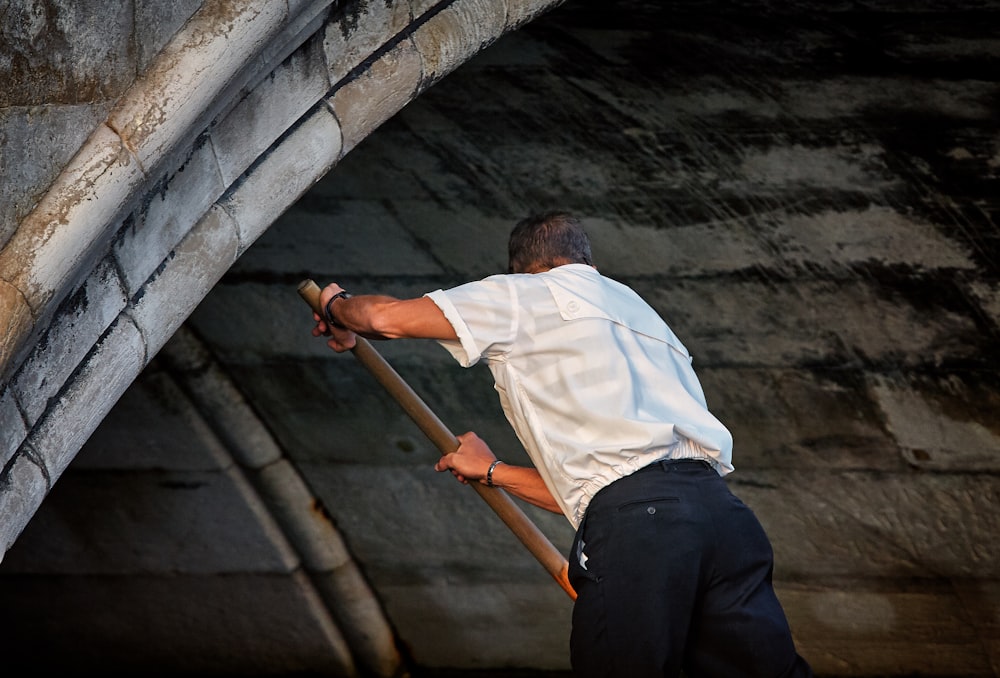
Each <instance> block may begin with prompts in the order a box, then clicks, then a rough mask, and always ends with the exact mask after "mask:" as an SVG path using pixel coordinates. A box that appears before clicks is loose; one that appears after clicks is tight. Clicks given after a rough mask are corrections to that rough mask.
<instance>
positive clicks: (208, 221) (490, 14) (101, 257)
mask: <svg viewBox="0 0 1000 678" xmlns="http://www.w3.org/2000/svg"><path fill="white" fill-rule="evenodd" d="M557 4H559V2H558V1H556V2H553V1H552V0H525V1H519V0H444V1H442V2H427V1H424V0H409V2H392V1H387V2H353V3H344V4H343V5H339V6H338V5H337V3H332V4H331V3H330V2H329V1H328V0H320V1H313V2H305V1H300V2H294V1H293V2H284V1H280V2H277V1H275V0H258V1H257V2H250V3H239V4H238V5H235V4H233V3H228V2H221V1H219V2H213V1H211V0H209V1H207V2H204V3H203V4H202V6H201V7H200V8H199V9H198V11H197V12H195V14H194V15H193V16H192V17H191V19H190V20H189V21H188V22H187V23H186V24H185V25H184V26H183V28H182V29H181V30H180V31H179V32H178V33H177V35H175V36H174V38H173V39H172V40H171V41H170V42H169V43H168V44H167V45H166V47H165V48H164V49H163V50H162V51H161V52H160V53H159V55H158V56H157V58H156V59H155V60H154V61H153V62H152V63H151V64H150V66H149V68H148V69H147V70H146V71H145V72H144V73H142V74H141V75H140V77H139V78H138V79H137V80H136V81H135V83H134V84H133V85H132V86H131V87H130V88H129V89H128V90H127V91H126V93H125V94H124V95H123V96H122V97H121V99H120V100H119V101H118V102H117V104H116V105H115V106H114V107H113V109H112V110H111V113H110V114H109V115H108V117H107V119H106V120H105V121H104V122H103V123H102V124H101V125H99V126H98V127H97V128H96V129H95V130H94V131H93V133H92V134H91V135H90V136H89V138H88V139H87V140H86V142H85V143H84V144H83V146H82V147H81V148H80V150H79V151H78V152H77V153H76V155H75V156H74V157H73V158H72V160H71V161H70V162H69V163H68V164H67V165H66V166H65V167H64V169H63V171H62V172H61V174H60V175H59V176H58V178H57V179H56V181H55V182H54V183H53V185H52V186H51V187H50V189H49V190H48V191H47V193H46V194H45V195H44V197H43V198H42V199H41V200H40V202H39V203H38V204H37V206H36V207H35V208H34V209H33V210H32V211H31V212H30V213H29V214H28V215H27V216H26V217H25V218H24V219H23V220H22V221H21V222H20V224H19V226H18V228H17V230H16V231H15V232H14V233H13V234H11V235H10V237H9V239H8V240H7V242H6V243H4V245H3V249H2V250H0V327H2V330H0V379H2V381H0V384H2V390H0V452H2V455H3V456H2V462H3V469H2V473H0V512H2V513H3V515H4V516H5V517H6V518H7V519H5V521H3V524H2V525H0V541H2V545H3V551H2V552H6V550H7V549H9V548H10V546H11V545H12V544H13V542H14V541H15V540H16V539H17V537H18V535H19V534H20V533H21V531H22V530H23V529H24V527H25V525H26V524H27V523H28V521H29V520H30V519H31V517H32V515H33V514H34V513H35V511H36V510H37V508H38V506H39V505H40V504H41V502H42V501H43V499H44V498H45V496H46V494H47V493H48V491H49V490H50V489H51V487H52V485H53V483H55V482H56V480H57V479H58V478H59V476H60V474H61V473H62V472H63V471H64V470H65V468H66V467H67V466H68V465H69V463H70V462H71V461H72V459H73V457H74V456H75V454H76V453H77V452H78V451H79V449H80V448H81V446H82V445H83V443H84V442H85V441H86V440H87V438H88V437H89V436H90V434H91V433H92V432H93V431H94V429H95V428H96V427H97V425H98V424H99V423H100V422H101V420H102V419H103V418H104V416H105V415H106V414H107V413H108V411H109V410H110V409H111V407H112V406H113V405H114V403H115V402H116V401H117V400H118V398H119V397H120V396H121V394H122V393H123V392H124V391H125V390H126V388H127V387H128V386H129V384H131V382H132V381H133V380H134V379H135V377H136V376H137V375H138V374H139V373H140V372H141V371H142V369H143V368H144V367H145V366H146V365H147V364H148V363H149V361H150V360H151V359H152V358H153V356H155V355H156V354H157V352H158V351H159V350H160V349H161V348H162V347H163V346H164V344H165V343H166V341H167V340H168V339H169V338H170V337H171V336H172V335H173V334H174V333H175V332H176V331H177V330H178V328H179V327H180V326H181V324H182V323H183V321H184V320H185V319H186V318H187V316H188V315H189V314H190V313H191V312H192V311H193V310H194V308H195V307H196V306H197V304H198V303H199V302H200V301H201V299H202V298H203V297H204V296H205V295H206V294H207V293H208V292H209V291H210V290H211V288H212V287H213V285H214V284H215V282H216V281H217V280H218V279H219V278H220V277H221V276H222V275H223V274H224V273H225V272H226V271H227V270H228V269H229V267H230V266H231V265H232V264H233V263H234V262H235V261H236V260H237V259H238V258H239V256H240V255H241V254H242V253H243V252H245V251H246V249H247V248H248V247H249V246H250V245H251V244H252V243H253V242H254V241H255V240H256V239H257V238H258V237H259V236H260V235H261V234H262V233H263V232H264V231H265V230H266V229H267V228H268V226H270V224H271V223H273V221H274V219H275V218H277V216H278V215H280V214H281V213H282V212H283V211H284V210H285V209H287V207H288V206H290V205H291V204H293V203H294V202H295V200H297V199H298V197H300V196H301V195H302V194H303V193H304V192H305V191H306V190H307V189H308V188H309V187H310V186H311V185H312V184H313V183H314V182H315V181H316V180H317V179H318V178H320V177H322V176H323V175H324V174H325V173H326V172H328V171H329V170H330V169H331V168H332V167H333V166H334V165H336V164H337V162H338V161H339V160H340V159H341V158H343V157H344V155H345V154H346V153H348V152H349V151H350V150H352V149H353V148H354V147H355V146H356V145H357V144H358V143H359V142H360V141H361V140H363V139H364V138H365V137H366V136H367V135H369V134H370V133H371V132H372V131H374V130H375V129H376V128H378V126H379V125H380V124H382V123H383V122H385V121H386V120H388V119H389V118H390V117H392V115H393V114H395V113H396V112H397V111H399V110H400V109H402V108H403V107H404V106H405V105H406V104H407V103H408V102H410V101H412V100H413V99H414V98H416V97H417V96H419V95H420V93H421V92H423V91H425V90H426V89H427V88H428V87H430V86H432V85H433V84H434V83H435V82H437V81H438V80H440V79H441V78H442V77H444V76H445V75H447V73H449V72H450V71H451V70H453V69H454V68H456V67H457V66H459V65H460V64H462V63H463V62H464V61H466V60H468V59H469V58H471V57H472V56H474V55H475V54H477V53H478V52H479V51H481V50H482V49H484V48H485V47H487V46H489V45H490V44H491V43H492V42H493V41H495V40H496V39H497V38H499V37H500V36H502V35H503V34H505V33H507V32H509V31H511V30H514V29H516V28H518V27H520V26H521V25H523V24H524V23H526V22H528V21H530V20H531V19H533V18H534V17H536V16H537V15H539V14H540V13H542V12H544V11H546V10H547V9H549V8H551V7H552V6H555V5H557ZM67 422H71V424H70V425H67ZM2 552H0V553H2Z"/></svg>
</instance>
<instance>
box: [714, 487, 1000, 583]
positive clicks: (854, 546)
mask: <svg viewBox="0 0 1000 678" xmlns="http://www.w3.org/2000/svg"><path fill="white" fill-rule="evenodd" d="M728 478H729V483H730V486H731V487H732V488H733V491H734V493H735V494H736V495H737V496H738V497H740V498H741V499H743V501H744V502H746V504H747V505H748V506H750V508H752V509H753V510H754V511H755V512H756V514H757V516H758V518H759V519H760V521H761V523H762V524H763V525H764V527H765V529H766V530H767V532H768V534H769V535H770V537H771V541H772V543H773V544H774V546H775V558H776V564H775V573H776V576H777V577H779V578H785V579H794V580H801V579H803V578H811V577H824V576H836V577H868V578H871V577H880V578H887V579H893V578H895V579H899V578H927V577H960V578H974V577H985V578H992V577H993V576H994V575H995V569H996V566H995V564H996V562H997V560H998V558H1000V543H998V542H997V540H996V539H994V535H996V534H1000V516H998V515H997V512H996V511H994V510H993V508H992V507H994V506H995V505H996V504H997V503H998V502H1000V480H998V478H997V477H996V476H993V475H986V474H980V475H969V474H929V473H913V472H900V473H885V472H877V471H874V472H850V471H841V472H830V471H822V470H819V471H799V472H790V471H782V472H780V473H779V472H770V471H759V472H758V471H748V470H743V471H739V472H737V473H733V474H732V475H730V476H728ZM928 507H933V510H931V509H929V508H928Z"/></svg>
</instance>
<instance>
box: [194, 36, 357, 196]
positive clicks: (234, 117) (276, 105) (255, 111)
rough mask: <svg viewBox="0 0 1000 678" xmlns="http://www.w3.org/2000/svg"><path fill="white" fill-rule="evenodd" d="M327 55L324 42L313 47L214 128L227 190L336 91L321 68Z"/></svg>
mask: <svg viewBox="0 0 1000 678" xmlns="http://www.w3.org/2000/svg"><path fill="white" fill-rule="evenodd" d="M321 49H322V47H321V45H320V44H319V42H318V41H310V42H307V43H306V45H305V46H304V47H303V48H302V49H300V50H299V51H297V52H295V53H294V54H293V55H292V56H291V57H290V58H289V59H287V60H286V61H285V62H284V63H282V64H280V65H279V66H278V67H277V68H275V69H274V71H272V72H271V74H270V76H269V77H267V78H265V79H264V80H262V81H261V82H260V83H259V84H258V85H257V86H256V87H255V88H254V90H253V91H252V92H250V93H249V94H248V95H247V96H246V97H245V98H244V99H243V100H241V101H240V102H239V103H238V104H237V105H236V107H235V108H234V109H233V110H232V111H230V112H229V113H228V114H227V115H226V117H225V118H224V119H223V120H221V121H220V122H219V123H218V124H217V125H216V126H214V127H213V128H212V130H211V138H212V143H211V145H212V147H213V148H214V150H215V154H216V155H217V157H218V159H219V171H220V172H221V174H222V181H223V183H224V184H225V185H226V186H230V185H232V184H233V182H234V181H236V179H237V178H238V177H239V176H240V175H241V174H243V173H244V172H245V171H246V169H247V168H248V167H249V166H250V165H251V164H253V163H254V162H255V161H256V160H257V159H258V158H259V157H260V156H263V155H264V154H265V151H267V149H268V147H270V146H271V145H272V144H273V143H274V142H275V140H276V139H278V138H279V137H281V135H282V134H284V133H285V132H286V131H287V130H288V129H289V128H290V127H291V126H292V125H293V124H295V122H296V121H297V120H299V119H300V118H302V117H303V116H304V115H305V114H306V113H307V111H309V109H310V108H312V107H313V106H315V104H316V102H317V101H319V100H320V99H321V98H322V97H323V95H324V94H326V92H327V90H329V89H330V81H329V78H328V77H327V73H326V70H325V69H323V68H322V66H321V65H322V63H323V55H322V54H321ZM335 138H336V137H335ZM283 143H287V141H284V142H283ZM328 144H329V142H327V144H324V145H328ZM299 150H301V149H299ZM338 152H339V147H338ZM334 157H336V155H334ZM321 166H322V165H321Z"/></svg>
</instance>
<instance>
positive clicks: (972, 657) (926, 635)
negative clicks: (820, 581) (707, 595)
mask: <svg viewBox="0 0 1000 678" xmlns="http://www.w3.org/2000/svg"><path fill="white" fill-rule="evenodd" d="M776 590H777V592H778V595H779V597H780V599H781V602H782V605H783V606H784V608H785V612H786V614H787V616H788V618H789V623H790V625H791V627H792V633H793V635H794V636H795V637H796V644H797V646H798V650H799V653H800V654H802V656H803V657H805V659H806V660H807V661H809V662H810V664H811V665H812V668H813V670H814V671H815V672H816V674H817V675H820V676H823V675H829V676H859V677H860V676H871V675H880V676H907V675H928V676H956V677H958V676H961V677H963V678H975V677H981V678H988V677H989V678H992V676H994V675H995V674H994V672H993V670H992V668H991V665H990V656H989V654H988V651H987V650H986V646H987V644H988V642H989V640H988V639H989V637H990V634H989V632H988V631H986V630H985V629H982V627H977V626H976V625H975V623H974V622H973V620H972V619H970V616H969V609H968V608H967V606H966V605H965V603H964V602H963V601H961V600H960V599H959V598H958V597H957V596H956V595H955V591H954V589H953V588H952V586H951V584H950V583H949V582H947V581H944V580H929V581H919V580H918V581H912V580H911V581H904V582H898V583H893V582H890V581H885V580H868V581H866V580H864V579H859V580H853V581H852V583H851V585H849V586H848V585H845V584H844V582H840V583H839V584H838V585H836V586H835V587H832V588H829V589H825V588H824V587H823V586H821V585H820V586H814V585H808V584H794V585H782V584H781V582H779V583H778V584H777V585H776ZM998 603H1000V601H998V599H997V598H996V597H995V596H994V597H993V598H992V599H990V600H986V599H984V600H980V601H979V603H978V607H980V608H981V609H983V610H985V609H992V610H993V611H995V610H996V609H997V605H998ZM977 628H978V629H980V630H978V631H977V630H976V629H977ZM914 647H919V648H921V649H920V651H917V652H915V651H914Z"/></svg>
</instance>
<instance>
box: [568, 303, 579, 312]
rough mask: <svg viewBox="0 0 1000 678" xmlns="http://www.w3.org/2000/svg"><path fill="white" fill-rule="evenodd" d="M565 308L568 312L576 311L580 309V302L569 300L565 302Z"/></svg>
mask: <svg viewBox="0 0 1000 678" xmlns="http://www.w3.org/2000/svg"><path fill="white" fill-rule="evenodd" d="M566 310H567V311H569V312H570V313H576V312H577V311H579V310H580V304H578V303H576V302H575V301H571V302H569V303H568V304H566Z"/></svg>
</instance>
